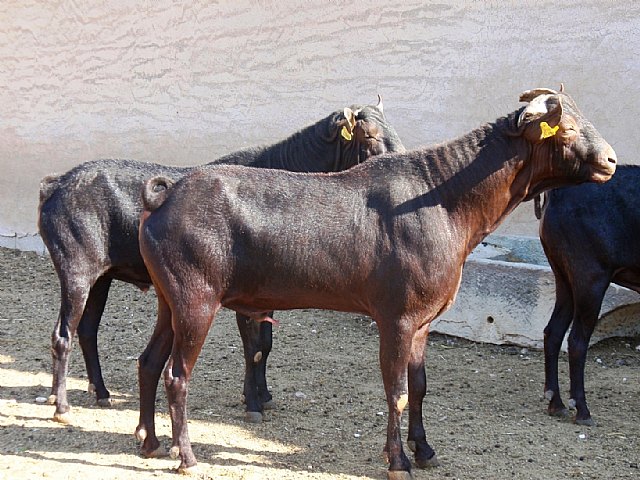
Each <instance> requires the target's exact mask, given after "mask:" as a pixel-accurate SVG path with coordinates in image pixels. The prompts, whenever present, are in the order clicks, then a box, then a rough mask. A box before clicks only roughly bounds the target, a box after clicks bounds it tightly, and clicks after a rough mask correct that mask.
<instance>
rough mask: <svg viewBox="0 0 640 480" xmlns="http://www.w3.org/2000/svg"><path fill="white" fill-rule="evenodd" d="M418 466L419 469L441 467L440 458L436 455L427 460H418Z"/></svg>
mask: <svg viewBox="0 0 640 480" xmlns="http://www.w3.org/2000/svg"><path fill="white" fill-rule="evenodd" d="M416 465H418V467H420V468H432V467H439V466H440V462H439V461H438V457H436V454H435V453H434V454H433V455H432V456H431V458H427V459H426V460H420V461H418V459H416Z"/></svg>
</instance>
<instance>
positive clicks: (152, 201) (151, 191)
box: [142, 176, 176, 212]
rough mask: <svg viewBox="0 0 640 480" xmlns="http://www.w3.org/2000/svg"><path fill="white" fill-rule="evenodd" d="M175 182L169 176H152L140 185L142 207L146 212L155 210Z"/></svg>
mask: <svg viewBox="0 0 640 480" xmlns="http://www.w3.org/2000/svg"><path fill="white" fill-rule="evenodd" d="M175 183H176V182H175V181H173V180H172V179H171V178H169V177H163V176H158V177H153V178H150V179H149V180H147V181H146V182H144V186H143V187H142V203H143V204H144V209H145V210H146V211H148V212H153V211H154V210H157V209H158V208H159V207H160V206H161V205H162V204H163V203H164V201H165V200H166V199H167V195H169V191H170V190H171V188H172V187H173V186H174V185H175Z"/></svg>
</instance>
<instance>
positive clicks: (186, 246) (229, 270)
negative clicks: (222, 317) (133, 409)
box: [136, 89, 615, 479]
mask: <svg viewBox="0 0 640 480" xmlns="http://www.w3.org/2000/svg"><path fill="white" fill-rule="evenodd" d="M521 100H522V101H529V102H530V103H529V104H528V105H527V106H526V107H523V108H522V109H520V110H518V111H516V112H513V113H511V114H509V115H507V116H506V117H502V118H499V119H498V120H496V121H495V122H494V123H491V124H486V125H483V126H481V127H479V128H477V129H475V130H473V131H472V132H470V133H468V134H466V135H464V136H462V137H460V138H458V139H456V140H453V141H451V142H448V143H445V144H442V145H437V146H433V147H427V148H423V149H420V150H415V151H411V152H407V153H404V154H385V155H382V156H379V157H376V158H374V159H372V160H370V161H369V162H366V163H363V164H361V165H359V166H356V167H354V168H353V169H351V170H348V171H346V172H340V173H335V174H295V173H289V172H283V171H264V170H261V171H259V170H255V169H246V168H237V167H219V168H212V169H208V170H206V171H205V170H200V171H196V172H194V173H192V174H190V175H189V176H187V177H184V178H183V179H182V180H180V181H179V182H177V183H175V185H174V184H173V182H172V181H171V180H170V179H168V178H166V177H157V178H154V179H151V180H150V181H148V182H147V183H146V186H145V189H144V192H143V197H144V203H145V212H144V213H143V218H142V222H141V228H140V248H141V253H142V255H143V258H144V261H145V264H146V265H147V267H148V269H149V273H150V275H151V278H152V280H153V282H154V285H155V287H156V290H157V292H158V302H159V313H158V321H157V324H156V328H155V331H154V333H153V335H152V338H151V339H150V341H149V344H148V345H147V348H146V349H145V351H144V353H143V354H142V355H141V357H140V359H139V381H140V423H139V425H138V427H137V429H136V434H137V436H138V438H139V439H141V440H143V442H144V443H143V445H142V453H143V454H144V455H147V456H151V455H156V454H157V453H158V452H159V442H158V439H157V437H156V434H155V426H154V401H155V391H156V386H157V380H158V378H159V375H160V372H161V370H162V368H163V366H164V365H165V361H166V360H167V359H168V362H167V363H166V368H165V370H164V383H165V388H166V391H167V396H168V401H169V406H170V412H171V420H172V432H173V445H172V448H171V453H172V455H174V456H179V457H180V460H181V461H180V466H179V470H180V471H188V469H189V468H190V467H192V466H194V465H195V464H196V458H195V456H194V454H193V451H192V449H191V443H190V441H189V436H188V431H187V408H186V407H187V405H186V401H187V390H188V384H189V379H190V377H191V373H192V370H193V367H194V365H195V362H196V359H197V357H198V354H199V352H200V349H201V348H202V345H203V343H204V341H205V337H206V335H207V332H208V330H209V328H210V326H211V323H212V322H213V319H214V317H215V314H216V312H217V311H218V309H219V308H220V307H222V306H224V307H227V308H230V309H232V310H235V311H236V312H240V313H242V314H244V315H247V316H249V317H251V318H253V319H255V320H258V321H260V320H266V319H268V313H269V312H270V311H271V310H285V309H297V308H322V309H331V310H340V311H348V312H358V313H363V314H367V315H370V316H371V317H372V318H373V319H374V321H375V322H376V324H377V326H378V330H379V333H380V352H379V355H380V368H381V370H382V379H383V383H384V389H385V393H386V398H387V404H388V409H389V417H388V427H387V440H386V444H385V447H384V451H385V453H386V455H387V457H388V459H389V462H390V467H389V472H388V475H389V478H392V479H399V478H409V477H410V470H411V463H410V461H409V460H408V458H407V457H406V455H405V453H404V451H403V448H402V441H401V434H400V418H401V415H402V412H403V410H404V408H405V406H406V405H407V404H408V405H409V431H408V441H409V445H410V447H411V448H412V449H413V450H414V451H415V460H416V463H417V465H418V466H419V467H427V466H431V465H435V464H437V460H436V455H435V452H434V451H433V449H432V448H431V446H430V445H429V444H428V443H427V440H426V436H425V430H424V426H423V421H422V400H423V398H424V395H425V392H426V375H425V368H424V348H425V344H426V340H427V335H428V332H429V325H430V323H431V321H432V320H433V319H434V318H436V317H437V316H438V315H439V314H440V313H442V312H443V311H445V310H446V309H447V308H449V307H450V306H451V304H452V303H453V301H454V298H455V295H456V292H457V290H458V287H459V285H460V278H461V273H462V267H463V264H464V261H465V259H466V257H467V255H468V254H469V253H470V252H471V250H472V249H473V248H474V247H475V246H476V245H477V244H478V243H479V242H480V241H481V240H482V239H483V238H484V237H485V236H486V235H487V234H488V233H490V232H491V231H493V230H494V229H495V228H496V227H497V226H498V225H499V224H500V222H501V221H502V220H503V219H504V218H505V216H506V215H507V214H508V213H509V212H511V211H512V210H513V209H514V208H515V207H516V206H517V205H518V204H519V203H520V202H522V201H524V200H529V199H531V198H533V196H534V195H536V194H537V193H539V192H541V191H543V190H544V189H548V188H553V187H556V186H560V185H566V184H577V183H581V182H586V181H595V182H604V181H606V180H608V179H609V178H610V177H611V175H612V174H613V173H614V171H615V153H614V151H613V149H612V148H611V147H610V146H609V145H608V144H607V142H605V141H604V139H603V138H602V137H601V136H600V134H599V133H598V132H597V131H596V129H595V128H594V127H593V126H592V125H591V124H590V123H589V122H588V121H587V120H586V119H585V118H583V116H582V115H581V113H580V112H579V110H578V108H577V107H576V106H575V104H574V102H573V100H572V99H571V98H570V97H569V96H568V95H566V94H564V93H558V92H555V91H552V90H548V89H536V90H532V91H527V92H525V93H524V94H522V96H521ZM176 245H180V248H176Z"/></svg>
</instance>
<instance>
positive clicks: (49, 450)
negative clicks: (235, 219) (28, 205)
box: [0, 249, 640, 480]
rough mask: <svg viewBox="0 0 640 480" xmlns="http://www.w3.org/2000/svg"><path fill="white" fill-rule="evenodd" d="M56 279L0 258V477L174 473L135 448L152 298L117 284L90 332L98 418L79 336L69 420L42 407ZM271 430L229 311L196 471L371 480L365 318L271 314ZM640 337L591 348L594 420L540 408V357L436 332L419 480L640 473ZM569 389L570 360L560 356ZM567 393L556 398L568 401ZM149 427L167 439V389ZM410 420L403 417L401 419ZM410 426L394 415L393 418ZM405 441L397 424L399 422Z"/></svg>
mask: <svg viewBox="0 0 640 480" xmlns="http://www.w3.org/2000/svg"><path fill="white" fill-rule="evenodd" d="M58 301H59V291H58V281H57V277H56V276H55V273H54V272H53V269H52V267H51V264H50V261H49V259H48V258H47V257H41V256H38V255H36V254H33V253H22V252H17V251H13V250H8V249H0V427H1V428H0V478H2V479H4V478H7V479H22V478H69V479H76V478H77V479H81V478H82V479H84V478H96V479H147V478H158V479H171V478H173V479H175V478H178V477H177V474H175V473H174V472H173V469H174V468H175V467H176V466H177V462H176V461H174V460H171V459H169V458H162V459H151V460H149V459H144V458H141V457H140V456H139V455H138V445H137V442H136V441H135V439H134V436H133V431H134V428H135V426H136V424H137V410H138V395H137V378H136V358H137V356H138V355H139V354H140V352H141V351H142V350H143V348H144V346H145V345H146V342H147V339H148V338H149V336H150V333H151V329H152V327H153V323H154V320H155V297H154V294H153V293H148V294H143V293H142V292H140V291H138V290H136V289H135V288H134V287H132V286H130V285H126V284H122V283H119V282H116V283H115V284H114V288H113V289H112V293H111V296H110V301H109V303H108V306H107V311H106V312H105V315H104V319H103V323H102V327H101V330H100V348H101V350H100V351H101V353H102V364H103V368H104V373H105V379H106V382H107V387H108V388H109V389H110V391H111V393H112V396H113V397H114V399H115V405H114V406H113V407H112V408H110V409H105V408H100V407H97V406H95V400H94V398H93V397H92V396H90V395H88V394H87V393H86V387H87V381H86V375H85V371H84V362H83V361H82V357H81V354H80V349H79V347H78V345H77V342H76V344H75V346H74V349H73V355H72V359H71V366H70V378H69V381H68V387H69V395H70V402H71V404H72V406H73V409H72V413H73V418H74V422H73V424H72V425H67V426H65V425H60V424H57V423H55V422H53V421H51V420H50V419H51V417H52V415H53V410H54V408H53V407H52V406H50V405H46V404H39V403H38V402H37V401H36V399H37V398H38V397H46V396H48V394H49V388H50V385H51V375H50V364H51V359H50V333H51V329H52V327H53V323H54V321H55V318H56V316H57V310H58ZM277 318H278V319H279V320H280V322H281V324H280V327H278V328H276V329H275V331H274V350H273V352H272V354H271V356H270V358H269V377H268V378H269V382H270V385H271V387H272V393H273V395H274V399H275V400H276V402H277V408H276V409H275V410H273V411H272V412H271V413H270V415H269V417H268V421H266V422H264V423H262V424H258V425H254V424H246V423H244V422H243V420H242V416H243V407H242V404H241V403H240V394H241V390H242V372H243V359H242V346H241V342H240V336H239V335H238V333H237V330H236V326H235V320H234V319H233V317H232V315H231V313H230V312H228V311H224V312H223V313H222V314H220V315H219V316H218V318H217V321H216V323H215V324H214V326H213V328H212V330H211V332H210V334H209V338H208V341H207V344H206V345H205V347H204V349H203V352H202V354H201V356H200V359H199V361H198V363H197V365H196V369H195V373H194V378H193V381H192V383H191V387H190V397H189V409H188V411H189V416H190V421H189V429H190V436H191V441H192V443H193V448H194V452H195V454H196V456H197V458H198V460H199V470H198V474H197V477H199V478H207V479H208V478H212V479H213V478H216V479H217V478H233V479H276V478H277V479H323V480H324V479H335V478H338V479H355V478H364V479H369V478H372V479H381V478H386V474H385V472H386V465H385V464H384V462H383V459H382V456H381V451H382V446H383V444H384V439H385V430H386V419H387V411H386V404H385V401H384V391H383V388H382V382H381V379H380V374H379V368H378V357H377V352H378V334H377V330H376V328H375V326H372V325H371V322H370V320H369V319H368V318H365V317H362V316H358V315H350V314H341V313H335V312H327V311H293V312H279V313H278V314H277ZM639 343H640V338H626V339H614V340H608V341H606V342H604V343H601V344H598V345H596V346H594V347H592V349H591V350H590V352H589V358H588V366H587V398H588V400H589V402H590V403H589V405H590V407H591V412H592V414H593V417H594V419H595V421H596V423H597V425H596V426H595V427H581V426H576V425H574V424H572V423H571V422H569V421H566V420H560V419H557V418H551V417H549V416H547V415H546V413H545V406H546V402H545V401H543V399H542V390H543V357H542V352H540V351H532V350H526V349H522V348H520V347H515V346H496V345H486V344H477V343H473V342H468V341H463V340H460V339H457V338H454V337H445V336H439V335H432V336H431V338H430V342H429V345H428V347H427V355H426V356H427V359H426V368H427V379H428V387H427V388H428V392H427V396H426V398H425V402H424V415H425V420H426V429H427V436H428V439H429V442H430V443H431V445H432V446H433V447H434V448H435V450H436V452H437V453H438V457H439V459H440V463H441V466H440V467H437V468H435V469H431V470H426V471H425V470H418V469H416V470H414V475H415V478H416V479H427V478H433V479H457V478H460V479H494V480H501V479H514V478H515V479H552V478H553V479H568V478H571V479H573V478H589V479H618V478H640V470H639V463H640V422H638V419H639V412H640V351H639V350H638V349H637V346H638V344H639ZM560 369H561V375H562V377H561V381H562V388H563V391H564V392H566V391H567V390H568V375H567V363H566V355H565V356H563V359H562V363H561V367H560ZM566 400H568V394H566V393H565V401H566ZM158 410H159V415H158V416H159V418H158V434H159V437H160V439H161V441H163V442H164V443H165V444H166V445H167V446H169V445H170V433H171V431H170V422H169V417H168V415H167V408H166V400H165V395H164V391H162V390H160V391H159V395H158ZM405 417H406V415H405ZM405 420H406V418H405ZM404 432H405V433H406V423H404Z"/></svg>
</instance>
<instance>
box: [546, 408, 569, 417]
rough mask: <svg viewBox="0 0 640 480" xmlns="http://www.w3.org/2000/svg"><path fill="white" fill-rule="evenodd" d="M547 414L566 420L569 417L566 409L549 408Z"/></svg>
mask: <svg viewBox="0 0 640 480" xmlns="http://www.w3.org/2000/svg"><path fill="white" fill-rule="evenodd" d="M547 413H548V414H549V416H550V417H559V418H568V417H570V416H571V414H570V413H569V410H568V409H566V408H557V409H556V408H549V409H548V410H547Z"/></svg>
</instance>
